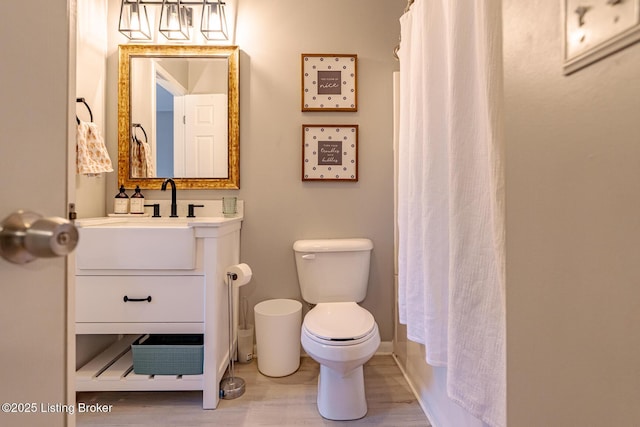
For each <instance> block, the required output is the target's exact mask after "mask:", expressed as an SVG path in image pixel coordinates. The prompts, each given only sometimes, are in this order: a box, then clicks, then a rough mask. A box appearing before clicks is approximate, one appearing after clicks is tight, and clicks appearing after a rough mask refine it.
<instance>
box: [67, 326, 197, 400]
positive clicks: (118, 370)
mask: <svg viewBox="0 0 640 427" xmlns="http://www.w3.org/2000/svg"><path fill="white" fill-rule="evenodd" d="M142 336H143V335H139V334H133V335H125V336H124V337H122V338H121V339H119V340H118V341H116V342H114V343H113V344H112V345H111V346H109V347H108V348H107V349H105V350H104V351H103V352H102V353H100V354H98V355H97V356H96V357H94V358H93V359H92V360H91V361H89V362H88V363H87V364H85V365H84V366H83V367H81V368H80V369H78V370H77V371H76V390H77V391H150V390H203V384H204V375H138V374H136V373H134V372H133V355H132V351H131V344H133V343H134V342H136V341H137V340H138V339H140V338H141V337H142Z"/></svg>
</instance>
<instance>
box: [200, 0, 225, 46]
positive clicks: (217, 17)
mask: <svg viewBox="0 0 640 427" xmlns="http://www.w3.org/2000/svg"><path fill="white" fill-rule="evenodd" d="M224 9H225V4H224V3H223V2H221V1H210V0H203V4H202V19H201V22H200V31H201V32H202V35H203V36H204V38H206V39H207V40H229V35H228V31H227V17H226V14H225V11H224Z"/></svg>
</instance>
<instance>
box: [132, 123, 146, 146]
mask: <svg viewBox="0 0 640 427" xmlns="http://www.w3.org/2000/svg"><path fill="white" fill-rule="evenodd" d="M131 127H132V128H133V132H132V137H133V140H134V141H135V142H137V143H138V144H139V143H140V142H141V141H140V140H139V139H138V135H136V128H140V129H141V130H142V133H143V134H144V142H149V138H147V132H145V130H144V128H143V127H142V125H141V124H140V123H134V124H132V125H131Z"/></svg>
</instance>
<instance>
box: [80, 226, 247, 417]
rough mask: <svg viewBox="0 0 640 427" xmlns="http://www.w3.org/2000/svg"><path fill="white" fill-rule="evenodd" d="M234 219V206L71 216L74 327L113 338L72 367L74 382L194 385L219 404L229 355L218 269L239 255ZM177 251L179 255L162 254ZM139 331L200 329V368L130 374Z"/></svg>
mask: <svg viewBox="0 0 640 427" xmlns="http://www.w3.org/2000/svg"><path fill="white" fill-rule="evenodd" d="M241 224H242V215H241V214H239V215H238V216H236V217H232V218H224V217H221V216H220V217H201V218H197V219H188V220H187V219H186V218H181V219H179V220H177V221H169V220H168V219H166V220H160V221H157V219H156V221H154V219H153V218H137V219H135V220H131V219H128V218H127V219H126V220H123V219H119V218H115V219H114V218H98V219H95V218H94V219H90V220H78V221H77V225H78V228H79V233H80V242H81V243H80V244H79V246H78V249H77V258H76V281H75V286H76V289H75V296H76V331H75V332H76V335H83V334H84V335H113V336H117V337H118V340H117V341H115V342H113V343H111V344H110V345H109V346H108V347H107V348H106V349H105V350H103V351H102V352H101V353H99V354H98V355H97V356H95V357H93V358H92V359H91V360H90V361H88V362H87V363H85V364H84V365H83V366H82V367H80V368H79V369H77V371H76V390H77V391H151V390H159V391H165V390H202V391H203V393H202V406H203V408H204V409H214V408H216V407H217V405H218V400H219V384H220V380H221V379H222V376H223V375H224V373H225V370H226V368H227V361H228V356H229V325H228V319H229V317H228V286H227V283H226V269H227V268H228V267H229V266H232V265H235V264H238V262H239V258H240V228H241ZM176 238H179V239H178V240H179V243H180V248H178V249H177V246H176V244H175V243H176V242H175V240H176ZM130 239H133V241H135V242H136V244H128V242H129V241H130ZM131 248H135V249H136V250H135V251H131ZM186 249H188V250H186ZM176 252H179V253H181V255H184V253H185V252H186V253H187V256H185V257H183V259H181V260H179V262H177V261H176V259H173V258H172V259H167V258H166V257H164V258H163V254H166V253H173V254H175V253H176ZM234 293H237V288H236V290H235V292H234ZM234 300H235V301H236V303H237V295H234ZM236 313H237V310H236ZM145 334H202V335H203V343H202V345H203V347H202V351H203V364H202V374H201V375H139V374H135V373H134V372H133V354H132V350H131V344H132V343H134V342H135V341H136V340H138V339H139V338H140V337H141V336H144V335H145Z"/></svg>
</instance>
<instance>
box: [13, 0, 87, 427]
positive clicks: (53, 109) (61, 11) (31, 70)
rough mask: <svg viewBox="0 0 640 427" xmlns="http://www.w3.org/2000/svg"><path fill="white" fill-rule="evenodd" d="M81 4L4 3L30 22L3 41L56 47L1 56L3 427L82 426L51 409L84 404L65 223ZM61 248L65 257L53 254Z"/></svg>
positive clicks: (18, 24) (27, 47)
mask: <svg viewBox="0 0 640 427" xmlns="http://www.w3.org/2000/svg"><path fill="white" fill-rule="evenodd" d="M74 3H75V2H70V1H69V0H33V1H31V0H30V2H29V4H30V12H29V13H24V10H22V9H23V8H24V4H25V3H23V2H6V3H3V11H2V12H3V14H6V16H20V17H21V19H19V20H15V19H13V20H11V19H9V20H6V21H7V22H3V24H2V26H1V27H0V38H2V39H4V40H10V39H13V40H15V35H16V34H24V28H46V33H47V43H46V48H43V47H42V40H41V38H40V37H32V36H28V35H27V36H25V37H20V41H19V42H15V41H14V42H8V43H0V57H2V58H11V59H10V60H7V61H3V63H2V79H0V93H1V94H2V102H1V103H0V129H2V132H0V221H2V223H3V225H2V226H1V227H2V232H1V233H2V235H3V238H2V244H1V245H2V256H3V257H0V378H2V381H0V404H2V406H1V410H0V425H2V426H23V425H24V426H26V425H29V426H48V427H58V426H72V425H74V416H73V415H71V414H69V413H68V410H67V411H65V410H64V408H65V407H63V406H50V405H56V404H59V405H72V404H75V396H74V388H73V383H72V382H69V381H68V377H69V375H71V374H70V371H73V370H74V368H75V366H70V365H71V364H72V363H70V362H69V361H70V360H72V359H71V358H69V357H68V356H69V350H68V348H69V347H68V345H67V343H68V342H69V341H70V338H69V337H70V336H72V334H73V332H74V331H73V330H69V327H68V324H69V323H68V321H69V320H68V317H67V310H66V308H67V305H68V304H69V302H68V300H67V275H70V274H72V273H73V272H72V271H71V272H69V271H67V260H66V258H67V257H65V256H64V252H65V251H66V250H67V249H64V248H69V247H70V246H67V245H68V244H69V243H71V241H72V240H73V236H72V234H73V231H71V230H72V229H71V227H68V226H66V225H63V224H64V223H63V222H61V221H59V219H61V218H66V217H67V206H68V204H69V202H70V201H72V200H70V199H71V197H70V195H69V194H68V191H69V190H68V183H69V182H70V183H71V184H70V185H71V186H72V187H73V188H75V184H74V174H73V172H69V169H71V168H72V166H70V167H68V166H67V165H68V164H70V165H73V163H72V162H74V161H75V158H74V156H75V142H74V141H75V127H74V120H75V110H74V107H75V105H74V104H75V103H74V101H75V72H74V71H70V70H75V59H73V58H72V57H73V55H72V54H71V47H70V46H72V44H71V42H70V37H75V32H74V31H73V30H71V31H70V28H72V25H71V21H70V20H71V15H73V14H72V13H71V10H72V9H73V8H72V7H71V5H72V4H74ZM73 27H75V24H74V26H73ZM70 58H71V59H70ZM70 154H72V155H70ZM69 159H71V161H72V162H69ZM21 210H23V211H22V212H21V213H20V211H21ZM56 218H58V219H56ZM21 223H22V229H21V226H20V224H21ZM67 228H68V232H66V231H65V230H64V229H67ZM47 246H48V249H47ZM55 252H59V255H62V256H50V255H51V254H52V253H55ZM7 257H9V258H13V259H10V260H7V259H6V258H7ZM27 260H28V261H27ZM48 404H49V406H48ZM66 408H68V406H67V407H66ZM27 412H29V413H27Z"/></svg>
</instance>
